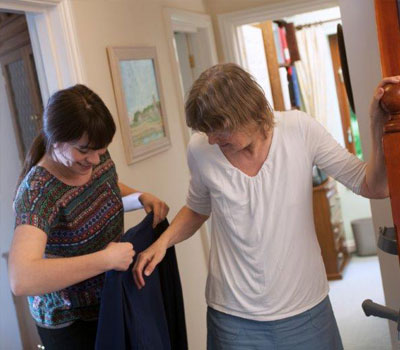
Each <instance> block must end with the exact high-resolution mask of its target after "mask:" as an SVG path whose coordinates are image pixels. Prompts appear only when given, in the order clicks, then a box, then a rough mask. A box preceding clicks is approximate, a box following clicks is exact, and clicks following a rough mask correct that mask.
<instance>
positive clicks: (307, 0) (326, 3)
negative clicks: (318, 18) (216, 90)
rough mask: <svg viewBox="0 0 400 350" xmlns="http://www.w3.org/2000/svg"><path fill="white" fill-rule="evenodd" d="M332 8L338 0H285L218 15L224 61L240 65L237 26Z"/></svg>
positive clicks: (336, 4)
mask: <svg viewBox="0 0 400 350" xmlns="http://www.w3.org/2000/svg"><path fill="white" fill-rule="evenodd" d="M334 6H339V4H338V0H301V1H299V0H285V1H274V2H272V3H270V4H267V5H263V6H259V7H254V8H251V9H247V10H241V11H235V12H230V13H226V14H221V15H218V16H217V17H218V25H219V30H220V34H221V42H222V49H223V53H224V61H225V62H235V63H238V64H242V57H241V54H240V36H239V33H238V31H237V27H238V26H241V25H244V24H250V23H257V22H263V21H266V20H271V19H278V18H282V17H287V16H293V15H296V14H299V13H304V12H310V11H316V10H321V9H324V8H329V7H334Z"/></svg>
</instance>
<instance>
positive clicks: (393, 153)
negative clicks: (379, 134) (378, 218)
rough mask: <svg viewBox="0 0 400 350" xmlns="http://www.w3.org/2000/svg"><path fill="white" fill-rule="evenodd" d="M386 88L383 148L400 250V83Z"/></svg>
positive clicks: (383, 99) (384, 96)
mask: <svg viewBox="0 0 400 350" xmlns="http://www.w3.org/2000/svg"><path fill="white" fill-rule="evenodd" d="M384 90H385V93H384V95H383V97H382V99H381V104H382V105H383V107H384V108H385V109H386V110H388V111H389V113H390V115H391V120H389V121H388V122H387V123H386V124H385V126H384V135H383V149H384V153H385V164H386V172H387V178H388V185H389V193H390V203H391V205H392V217H393V223H394V226H395V229H396V236H397V248H398V252H400V84H387V85H385V87H384ZM399 259H400V254H399Z"/></svg>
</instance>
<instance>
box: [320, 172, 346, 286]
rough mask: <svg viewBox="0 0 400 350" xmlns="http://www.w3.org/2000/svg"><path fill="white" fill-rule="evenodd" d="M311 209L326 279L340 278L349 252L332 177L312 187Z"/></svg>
mask: <svg viewBox="0 0 400 350" xmlns="http://www.w3.org/2000/svg"><path fill="white" fill-rule="evenodd" d="M313 210H314V223H315V230H316V233H317V237H318V242H319V245H320V247H321V253H322V257H323V259H324V264H325V270H326V274H327V276H328V279H329V280H334V279H341V278H342V272H343V269H344V268H345V266H346V264H347V262H348V260H349V254H348V252H347V249H346V247H345V244H344V243H345V238H344V229H343V219H342V213H341V209H340V198H339V195H338V192H337V189H336V182H335V180H333V179H332V178H328V180H327V181H325V182H324V183H323V184H321V185H319V186H316V187H314V188H313Z"/></svg>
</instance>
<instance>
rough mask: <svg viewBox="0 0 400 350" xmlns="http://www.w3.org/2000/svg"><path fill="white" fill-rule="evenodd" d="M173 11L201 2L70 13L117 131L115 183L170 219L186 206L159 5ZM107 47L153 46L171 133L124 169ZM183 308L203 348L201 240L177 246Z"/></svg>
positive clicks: (179, 131)
mask: <svg viewBox="0 0 400 350" xmlns="http://www.w3.org/2000/svg"><path fill="white" fill-rule="evenodd" d="M165 6H168V7H176V8H180V9H185V10H192V11H196V12H203V13H204V11H205V10H204V6H203V3H202V1H201V0H190V1H182V0H175V1H172V0H170V1H163V0H152V1H147V0H135V1H132V0H119V1H105V0H100V1H99V0H74V1H72V12H73V16H74V21H75V24H76V30H77V33H79V36H78V38H77V39H78V45H79V48H80V54H81V57H82V64H83V69H84V71H85V75H86V77H87V84H88V86H89V87H91V88H93V90H94V91H96V92H97V93H98V94H99V95H100V96H101V97H102V98H103V99H104V101H105V103H106V104H107V106H108V107H109V108H110V110H111V113H112V114H113V116H114V118H115V121H116V123H117V133H116V137H115V138H114V140H113V142H112V144H111V146H110V153H111V155H112V158H113V159H114V161H115V163H116V166H117V171H118V174H119V177H120V180H121V181H122V182H124V183H126V184H127V185H130V186H132V187H134V188H137V189H140V190H143V191H148V192H152V193H154V194H155V195H157V196H159V197H160V198H162V199H164V200H165V201H166V202H167V203H168V204H169V206H170V208H171V211H170V215H169V218H170V219H172V218H173V217H174V216H175V214H176V213H177V211H178V210H179V209H180V208H181V206H182V205H183V204H184V203H185V198H186V191H187V187H188V182H189V173H188V169H187V165H186V145H185V143H184V134H185V133H186V130H185V129H184V128H186V126H184V124H183V116H182V115H180V110H179V105H178V100H177V99H178V98H179V96H180V95H179V94H180V92H179V91H177V90H176V87H177V86H179V84H175V81H174V79H179V77H176V76H174V75H173V74H172V71H173V70H172V68H171V65H172V62H173V60H174V59H175V58H174V57H173V56H172V55H171V54H170V51H169V47H168V42H167V40H168V37H167V33H166V31H165V24H164V17H163V7H165ZM107 46H153V47H156V50H157V55H158V61H159V65H160V75H161V76H160V80H161V85H162V91H163V93H164V100H165V110H166V115H167V118H168V124H169V129H170V135H171V142H172V147H171V148H170V149H169V150H167V151H165V152H163V153H160V154H158V155H155V156H153V157H151V158H149V159H146V160H143V161H141V162H139V163H136V164H134V165H131V166H128V165H127V163H126V161H125V155H124V149H123V144H122V138H121V131H120V124H119V121H118V115H117V109H116V104H115V98H114V91H113V86H112V80H111V76H110V69H109V65H108V60H107V54H106V47H107ZM142 217H143V212H141V213H136V214H128V215H127V216H126V227H130V226H133V225H135V224H136V223H138V221H139V220H140V219H141V218H142ZM177 254H178V260H179V261H178V262H179V268H180V272H181V278H182V284H183V292H184V299H185V308H186V320H187V328H188V335H189V347H190V349H193V350H195V349H199V350H200V349H201V350H203V349H205V348H206V343H205V342H206V304H205V298H204V288H205V280H206V274H207V263H206V261H205V258H204V253H203V248H202V243H201V239H200V236H199V235H198V234H197V235H196V236H195V237H193V238H191V239H190V240H188V241H186V242H184V243H182V244H180V245H178V246H177Z"/></svg>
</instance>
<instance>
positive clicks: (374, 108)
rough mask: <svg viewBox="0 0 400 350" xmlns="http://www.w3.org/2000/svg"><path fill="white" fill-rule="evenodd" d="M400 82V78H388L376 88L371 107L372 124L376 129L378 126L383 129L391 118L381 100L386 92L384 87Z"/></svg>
mask: <svg viewBox="0 0 400 350" xmlns="http://www.w3.org/2000/svg"><path fill="white" fill-rule="evenodd" d="M399 82H400V76H394V77H388V78H384V79H382V81H381V82H380V83H379V85H378V86H377V87H376V89H375V92H374V96H373V98H372V102H371V105H370V116H371V122H372V123H373V125H374V126H375V127H377V126H382V127H383V125H384V124H385V122H387V121H388V119H389V118H390V115H389V113H388V111H386V110H384V109H383V108H382V105H381V103H380V100H381V98H382V96H383V94H384V92H385V91H384V89H383V88H384V86H385V85H386V84H397V83H399ZM380 129H382V128H380ZM380 131H381V130H380Z"/></svg>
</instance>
